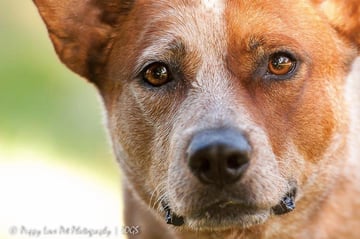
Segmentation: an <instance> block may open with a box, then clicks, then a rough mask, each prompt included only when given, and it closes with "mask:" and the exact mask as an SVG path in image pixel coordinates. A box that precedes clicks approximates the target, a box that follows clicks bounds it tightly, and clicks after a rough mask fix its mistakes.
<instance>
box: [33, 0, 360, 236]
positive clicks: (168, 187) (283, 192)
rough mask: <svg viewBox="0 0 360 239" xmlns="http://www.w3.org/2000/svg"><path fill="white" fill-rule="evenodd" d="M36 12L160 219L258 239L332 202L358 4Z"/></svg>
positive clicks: (94, 1) (54, 7) (143, 5)
mask: <svg viewBox="0 0 360 239" xmlns="http://www.w3.org/2000/svg"><path fill="white" fill-rule="evenodd" d="M35 3H36V4H37V6H38V7H39V10H40V13H41V15H42V16H43V18H44V20H45V22H46V24H47V26H48V29H49V33H50V36H51V39H52V41H53V43H54V45H55V49H56V51H57V53H58V55H59V56H60V58H61V59H62V61H63V62H64V63H65V64H66V65H67V66H68V67H69V68H71V69H72V70H73V71H75V72H77V73H78V74H80V75H82V76H84V77H86V78H88V79H89V80H90V81H91V82H93V83H94V84H95V85H96V86H97V88H98V89H99V92H100V94H101V95H102V97H103V99H104V104H105V108H106V111H107V116H108V127H109V129H110V134H111V137H112V142H113V147H114V149H115V154H116V156H117V158H118V161H119V162H120V164H121V167H122V169H123V172H124V174H125V176H126V179H127V181H128V182H129V183H130V184H131V186H132V187H133V189H134V191H136V192H137V195H138V196H140V198H141V199H142V200H143V201H144V202H146V203H147V204H148V205H149V206H150V207H151V208H153V209H154V210H155V211H158V213H159V215H161V214H163V213H164V212H163V208H164V207H165V209H166V210H171V213H173V214H174V215H175V214H176V215H178V217H180V216H181V217H182V218H183V219H184V222H185V226H188V227H192V228H196V229H205V228H209V227H211V228H212V229H213V230H214V229H216V228H217V229H221V228H229V227H234V226H242V227H248V226H251V225H254V224H258V223H262V222H265V221H266V220H267V219H268V218H269V217H270V216H271V215H273V214H280V213H282V212H283V211H282V209H281V206H284V205H282V204H281V203H280V202H281V201H282V200H284V198H285V199H286V198H287V197H290V198H295V197H296V201H297V203H298V204H299V207H300V208H299V209H298V211H299V212H300V213H301V210H305V207H306V206H305V204H306V202H316V201H317V200H318V198H321V197H322V196H323V194H324V193H325V192H326V191H327V190H328V188H329V185H331V182H332V180H333V179H332V178H333V177H332V176H333V175H334V174H336V172H337V168H340V167H341V164H342V162H343V161H344V158H343V157H345V155H342V154H345V150H344V146H345V140H346V137H345V135H346V131H347V112H346V110H345V109H346V105H345V102H344V95H343V87H344V84H345V78H346V75H347V72H348V71H349V66H350V65H351V61H352V60H353V59H354V58H355V56H356V54H357V52H358V49H359V47H360V35H359V34H360V31H359V29H360V20H359V17H358V16H359V15H360V7H359V4H358V3H357V0H350V1H345V0H344V1H340V0H324V1H315V0H313V1H310V0H308V1H291V0H281V1H276V2H274V1H257V0H256V1H240V0H239V1H237V0H228V1H225V0H199V1H189V0H175V1H167V0H156V1H155V0H154V1H152V0H137V1H135V0H124V1H120V0H107V1H100V0H88V1H81V0H64V1H57V0H35ZM302 202H303V203H302ZM279 203H280V204H279ZM279 205H280V208H279ZM310 205H311V204H310Z"/></svg>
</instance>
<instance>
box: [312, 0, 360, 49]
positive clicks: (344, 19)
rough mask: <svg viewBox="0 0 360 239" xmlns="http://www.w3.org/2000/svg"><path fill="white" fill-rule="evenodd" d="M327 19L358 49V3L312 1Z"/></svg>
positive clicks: (324, 0) (359, 7)
mask: <svg viewBox="0 0 360 239" xmlns="http://www.w3.org/2000/svg"><path fill="white" fill-rule="evenodd" d="M312 1H313V2H314V3H315V4H316V5H317V6H318V7H319V8H320V10H321V11H322V12H323V13H324V14H325V16H326V17H327V18H328V20H329V22H330V24H331V25H332V26H333V27H334V28H335V29H336V30H337V31H338V32H339V33H340V34H341V35H342V36H344V37H345V38H346V39H348V40H349V41H351V42H352V43H354V44H355V45H356V46H357V48H358V49H360V1H359V0H312Z"/></svg>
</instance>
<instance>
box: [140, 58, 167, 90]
mask: <svg viewBox="0 0 360 239" xmlns="http://www.w3.org/2000/svg"><path fill="white" fill-rule="evenodd" d="M143 77H144V80H145V81H146V82H148V83H149V84H150V85H152V86H161V85H164V84H166V83H168V82H169V81H170V73H169V71H168V69H167V67H166V66H165V65H164V64H162V63H153V64H151V65H150V66H148V67H147V68H146V69H145V72H144V75H143Z"/></svg>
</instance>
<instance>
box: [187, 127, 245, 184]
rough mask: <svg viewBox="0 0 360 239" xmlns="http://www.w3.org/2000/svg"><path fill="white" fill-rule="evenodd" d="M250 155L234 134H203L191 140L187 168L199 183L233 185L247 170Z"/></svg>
mask: <svg viewBox="0 0 360 239" xmlns="http://www.w3.org/2000/svg"><path fill="white" fill-rule="evenodd" d="M250 151H251V147H250V145H249V142H248V140H247V139H246V137H245V135H244V134H242V133H241V132H239V131H237V130H234V129H212V130H206V131H203V132H200V133H198V134H196V135H195V136H194V137H193V139H192V140H191V142H190V145H189V148H188V151H187V155H188V164H189V167H190V169H191V171H192V173H193V174H194V175H195V176H196V177H197V178H198V179H199V180H200V181H201V182H202V183H205V184H216V185H228V184H233V183H235V182H236V181H238V180H239V179H240V177H241V176H242V175H243V173H244V172H245V170H246V168H247V167H248V165H249V155H250Z"/></svg>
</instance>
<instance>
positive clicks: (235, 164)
mask: <svg viewBox="0 0 360 239" xmlns="http://www.w3.org/2000/svg"><path fill="white" fill-rule="evenodd" d="M241 161H243V160H242V159H241V158H240V157H239V156H238V155H230V156H229V157H228V158H227V160H226V166H227V168H229V169H238V168H240V167H241V165H242V164H243V163H242V162H241Z"/></svg>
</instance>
